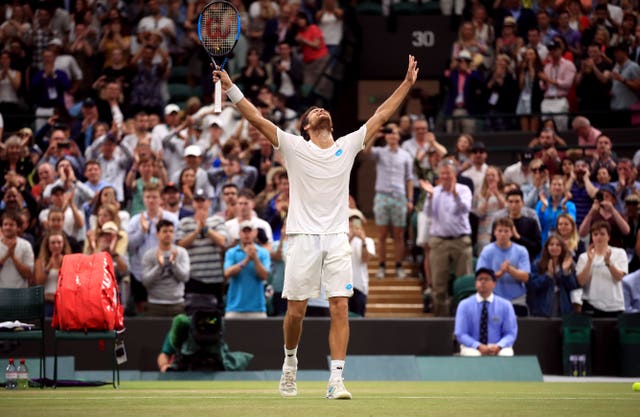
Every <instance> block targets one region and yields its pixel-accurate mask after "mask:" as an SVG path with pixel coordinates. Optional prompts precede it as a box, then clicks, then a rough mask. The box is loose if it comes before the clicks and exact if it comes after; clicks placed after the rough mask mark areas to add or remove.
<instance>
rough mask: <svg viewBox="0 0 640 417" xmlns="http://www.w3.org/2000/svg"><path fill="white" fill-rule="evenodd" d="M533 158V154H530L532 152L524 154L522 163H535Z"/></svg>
mask: <svg viewBox="0 0 640 417" xmlns="http://www.w3.org/2000/svg"><path fill="white" fill-rule="evenodd" d="M533 158H534V155H533V152H530V151H524V152H522V162H525V163H527V164H528V163H529V162H531V161H533Z"/></svg>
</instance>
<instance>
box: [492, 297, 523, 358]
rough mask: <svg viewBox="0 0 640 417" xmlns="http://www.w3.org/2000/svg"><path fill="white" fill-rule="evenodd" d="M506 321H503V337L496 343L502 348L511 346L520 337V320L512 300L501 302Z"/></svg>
mask: <svg viewBox="0 0 640 417" xmlns="http://www.w3.org/2000/svg"><path fill="white" fill-rule="evenodd" d="M501 309H503V311H502V314H503V315H504V317H505V318H504V321H503V322H502V338H501V339H500V340H499V341H498V343H496V344H497V345H498V346H500V347H501V348H505V347H511V346H513V344H514V343H515V342H516V337H518V320H517V319H516V313H515V312H514V310H513V306H512V305H511V303H510V302H505V303H503V304H501Z"/></svg>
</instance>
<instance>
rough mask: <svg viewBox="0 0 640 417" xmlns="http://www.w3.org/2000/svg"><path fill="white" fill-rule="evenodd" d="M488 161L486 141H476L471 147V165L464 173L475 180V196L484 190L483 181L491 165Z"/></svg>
mask: <svg viewBox="0 0 640 417" xmlns="http://www.w3.org/2000/svg"><path fill="white" fill-rule="evenodd" d="M486 161H487V148H486V147H485V146H484V143H482V142H479V141H476V142H474V143H473V146H472V147H471V164H472V165H471V166H470V167H469V168H467V169H466V170H465V171H464V172H463V173H462V175H463V176H464V177H467V178H470V179H471V181H473V196H474V197H477V195H478V193H479V192H480V190H482V182H483V181H484V174H485V173H486V172H487V168H489V165H487V163H486Z"/></svg>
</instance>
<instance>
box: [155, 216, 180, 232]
mask: <svg viewBox="0 0 640 417" xmlns="http://www.w3.org/2000/svg"><path fill="white" fill-rule="evenodd" d="M169 226H171V227H173V229H174V230H175V228H176V226H175V225H174V224H173V222H172V221H170V220H167V219H160V220H159V221H158V224H156V230H157V231H158V232H159V231H160V230H162V228H163V227H169Z"/></svg>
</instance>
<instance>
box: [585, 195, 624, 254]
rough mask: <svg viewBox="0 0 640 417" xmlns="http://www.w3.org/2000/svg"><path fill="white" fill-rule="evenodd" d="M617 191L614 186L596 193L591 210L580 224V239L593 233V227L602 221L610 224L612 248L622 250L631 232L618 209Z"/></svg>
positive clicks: (609, 239) (609, 238)
mask: <svg viewBox="0 0 640 417" xmlns="http://www.w3.org/2000/svg"><path fill="white" fill-rule="evenodd" d="M615 204H616V191H615V188H613V186H612V185H610V184H607V185H603V186H601V187H600V191H598V192H597V193H596V196H595V199H594V200H593V205H592V206H591V210H589V213H588V214H587V216H586V217H585V218H584V220H583V221H582V223H581V224H580V229H579V231H578V232H579V233H580V237H586V236H587V235H588V234H589V232H590V231H591V226H592V225H593V224H595V223H597V222H599V221H601V220H603V221H605V222H607V223H609V226H610V227H609V231H608V241H609V242H610V244H611V245H612V246H615V247H618V248H622V247H623V245H624V236H626V235H628V234H629V233H630V232H631V229H630V228H629V224H628V223H627V221H626V220H625V219H624V217H622V213H620V212H619V211H618V210H617V209H616V207H615Z"/></svg>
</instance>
